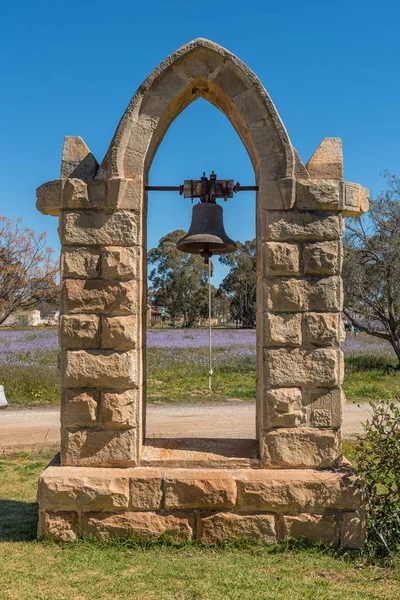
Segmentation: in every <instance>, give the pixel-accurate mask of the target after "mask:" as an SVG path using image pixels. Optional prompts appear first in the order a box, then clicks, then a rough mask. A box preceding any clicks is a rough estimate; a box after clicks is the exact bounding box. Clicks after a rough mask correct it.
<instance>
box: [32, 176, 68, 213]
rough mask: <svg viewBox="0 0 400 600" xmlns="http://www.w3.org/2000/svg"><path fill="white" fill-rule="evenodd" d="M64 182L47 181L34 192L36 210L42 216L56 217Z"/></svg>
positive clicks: (59, 210)
mask: <svg viewBox="0 0 400 600" xmlns="http://www.w3.org/2000/svg"><path fill="white" fill-rule="evenodd" d="M63 185H64V182H63V181H61V179H55V180H53V181H47V182H46V183H43V184H42V185H41V186H39V187H38V188H37V190H36V198H37V199H36V208H37V209H38V211H39V212H41V213H42V214H44V215H52V216H53V217H58V216H59V215H60V212H61V194H62V188H63Z"/></svg>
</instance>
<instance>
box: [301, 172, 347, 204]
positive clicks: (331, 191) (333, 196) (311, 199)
mask: <svg viewBox="0 0 400 600" xmlns="http://www.w3.org/2000/svg"><path fill="white" fill-rule="evenodd" d="M339 190H340V184H339V181H335V180H332V179H331V180H329V179H327V180H324V179H315V180H312V179H299V180H297V185H296V205H295V207H296V209H297V210H339V196H340V192H339Z"/></svg>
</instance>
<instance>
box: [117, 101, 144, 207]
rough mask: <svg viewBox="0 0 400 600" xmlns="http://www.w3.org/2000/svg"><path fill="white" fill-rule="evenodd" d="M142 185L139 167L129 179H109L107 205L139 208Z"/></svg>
mask: <svg viewBox="0 0 400 600" xmlns="http://www.w3.org/2000/svg"><path fill="white" fill-rule="evenodd" d="M142 106H143V105H142ZM133 175H134V176H133ZM143 187H144V185H143V176H142V173H141V172H140V169H137V172H136V173H135V174H133V173H132V177H131V178H130V179H120V178H112V179H109V180H108V207H109V208H110V209H114V210H117V209H127V210H140V208H141V205H142V202H143Z"/></svg>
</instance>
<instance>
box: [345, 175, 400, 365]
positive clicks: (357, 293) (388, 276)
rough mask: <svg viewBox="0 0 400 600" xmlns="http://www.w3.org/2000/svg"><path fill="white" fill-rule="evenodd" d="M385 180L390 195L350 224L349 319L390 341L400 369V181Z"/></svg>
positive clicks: (347, 242)
mask: <svg viewBox="0 0 400 600" xmlns="http://www.w3.org/2000/svg"><path fill="white" fill-rule="evenodd" d="M385 177H386V181H387V190H386V191H385V192H383V193H382V194H380V196H379V197H378V198H377V199H376V200H374V201H371V203H370V209H369V211H368V213H367V214H366V215H364V216H363V217H362V218H361V219H357V220H356V219H350V220H349V221H348V223H347V227H346V236H345V240H344V242H345V243H344V263H343V281H344V291H345V297H344V313H345V315H346V316H347V317H348V318H349V319H350V321H351V322H352V324H353V325H354V326H355V327H358V328H359V329H361V330H362V331H365V332H367V333H369V334H371V335H374V336H376V337H378V338H382V339H385V340H388V341H389V342H390V343H391V345H392V347H393V350H394V352H395V353H396V356H397V359H398V361H399V365H398V368H400V179H399V178H398V177H396V176H394V175H391V174H390V173H386V176H385Z"/></svg>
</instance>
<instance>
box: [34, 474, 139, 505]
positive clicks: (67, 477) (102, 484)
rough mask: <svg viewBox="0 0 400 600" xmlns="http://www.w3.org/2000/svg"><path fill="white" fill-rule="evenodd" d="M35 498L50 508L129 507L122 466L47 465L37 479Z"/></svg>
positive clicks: (127, 488) (127, 489) (127, 485)
mask: <svg viewBox="0 0 400 600" xmlns="http://www.w3.org/2000/svg"><path fill="white" fill-rule="evenodd" d="M38 502H39V504H40V506H41V508H48V507H50V508H51V510H71V509H74V510H77V509H83V510H120V509H123V508H128V507H129V478H128V477H127V476H124V471H123V470H122V469H107V470H105V469H101V468H96V469H95V468H93V469H90V468H86V469H83V468H80V467H63V468H62V473H61V472H60V467H49V468H48V469H46V471H45V476H43V475H42V477H41V478H40V479H39V492H38Z"/></svg>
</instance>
